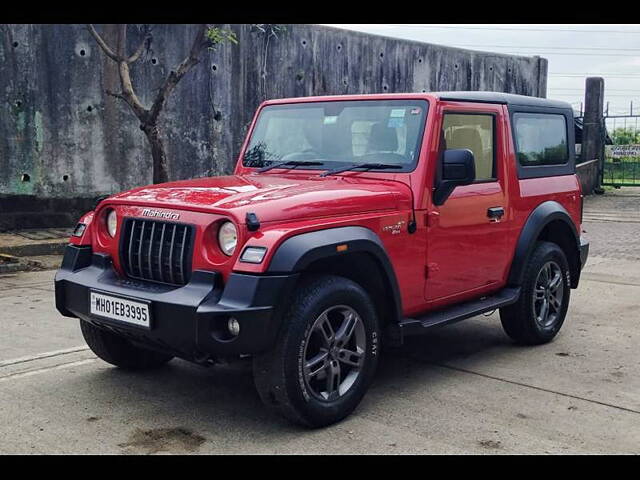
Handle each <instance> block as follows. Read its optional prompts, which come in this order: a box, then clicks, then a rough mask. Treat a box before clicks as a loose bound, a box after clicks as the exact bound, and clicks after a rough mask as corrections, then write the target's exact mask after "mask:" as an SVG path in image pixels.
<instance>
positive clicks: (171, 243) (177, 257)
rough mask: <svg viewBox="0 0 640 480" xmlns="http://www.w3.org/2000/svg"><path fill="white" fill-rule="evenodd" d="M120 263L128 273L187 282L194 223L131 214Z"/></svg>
mask: <svg viewBox="0 0 640 480" xmlns="http://www.w3.org/2000/svg"><path fill="white" fill-rule="evenodd" d="M121 238H122V240H121V242H120V263H121V264H122V267H123V268H124V271H125V273H126V274H127V276H128V277H131V278H135V279H138V280H148V281H152V282H158V283H166V284H169V285H185V284H186V283H187V282H188V281H189V278H190V277H191V255H192V244H193V226H192V225H184V224H179V223H172V222H171V223H170V222H160V221H156V220H139V219H134V218H127V219H125V221H124V228H123V230H122V237H121Z"/></svg>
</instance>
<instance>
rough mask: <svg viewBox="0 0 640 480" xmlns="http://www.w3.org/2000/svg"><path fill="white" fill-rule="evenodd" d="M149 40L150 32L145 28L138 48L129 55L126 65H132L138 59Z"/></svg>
mask: <svg viewBox="0 0 640 480" xmlns="http://www.w3.org/2000/svg"><path fill="white" fill-rule="evenodd" d="M150 38H151V32H150V31H149V29H148V28H146V27H145V31H144V36H143V38H142V41H141V42H140V45H139V46H138V48H137V49H136V51H135V52H134V54H133V55H131V56H130V57H129V58H127V63H133V62H135V61H136V60H138V58H140V55H142V52H144V48H145V46H146V45H147V42H148V40H149V39H150Z"/></svg>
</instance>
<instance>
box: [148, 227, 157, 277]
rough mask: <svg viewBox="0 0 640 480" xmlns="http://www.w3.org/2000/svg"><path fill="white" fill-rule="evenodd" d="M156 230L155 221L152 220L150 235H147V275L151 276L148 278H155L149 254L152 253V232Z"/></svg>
mask: <svg viewBox="0 0 640 480" xmlns="http://www.w3.org/2000/svg"><path fill="white" fill-rule="evenodd" d="M155 231H156V223H155V222H153V223H152V224H151V236H150V237H149V252H148V253H147V265H148V266H149V276H150V277H151V279H150V280H155V278H154V276H153V262H152V258H151V254H152V253H153V234H154V233H155Z"/></svg>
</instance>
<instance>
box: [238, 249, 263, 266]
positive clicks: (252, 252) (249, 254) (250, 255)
mask: <svg viewBox="0 0 640 480" xmlns="http://www.w3.org/2000/svg"><path fill="white" fill-rule="evenodd" d="M266 253H267V249H266V248H265V247H247V248H245V249H244V252H242V256H241V257H240V261H241V262H246V263H262V260H263V259H264V255H265V254H266Z"/></svg>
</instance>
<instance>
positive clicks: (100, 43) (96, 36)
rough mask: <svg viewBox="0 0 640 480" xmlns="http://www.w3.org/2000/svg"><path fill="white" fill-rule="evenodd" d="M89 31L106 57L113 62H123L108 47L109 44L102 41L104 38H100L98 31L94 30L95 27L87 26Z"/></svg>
mask: <svg viewBox="0 0 640 480" xmlns="http://www.w3.org/2000/svg"><path fill="white" fill-rule="evenodd" d="M87 29H88V30H89V33H90V34H91V36H92V37H93V38H94V39H95V41H96V43H97V44H98V46H99V47H100V48H101V49H102V51H103V52H104V53H105V55H106V56H107V57H109V58H110V59H111V60H113V61H114V62H121V61H122V60H123V59H122V58H121V57H120V56H119V55H117V54H116V53H115V52H114V51H113V50H112V49H111V48H110V47H109V45H107V43H106V42H105V41H104V40H103V39H102V37H101V36H100V34H99V33H98V32H96V29H95V28H93V25H92V24H90V23H88V24H87Z"/></svg>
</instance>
